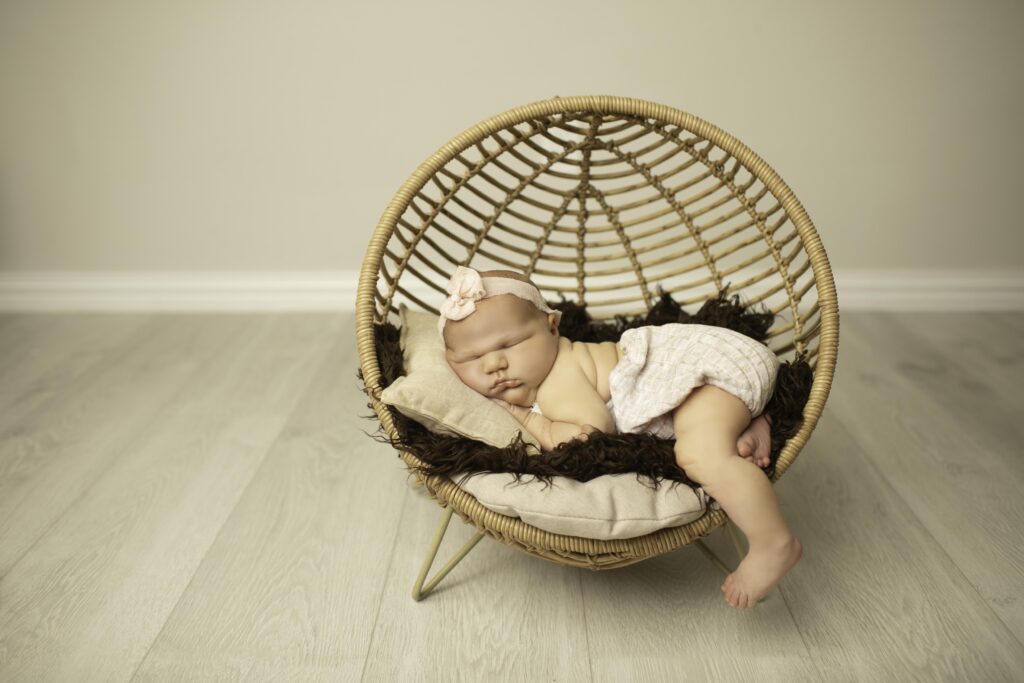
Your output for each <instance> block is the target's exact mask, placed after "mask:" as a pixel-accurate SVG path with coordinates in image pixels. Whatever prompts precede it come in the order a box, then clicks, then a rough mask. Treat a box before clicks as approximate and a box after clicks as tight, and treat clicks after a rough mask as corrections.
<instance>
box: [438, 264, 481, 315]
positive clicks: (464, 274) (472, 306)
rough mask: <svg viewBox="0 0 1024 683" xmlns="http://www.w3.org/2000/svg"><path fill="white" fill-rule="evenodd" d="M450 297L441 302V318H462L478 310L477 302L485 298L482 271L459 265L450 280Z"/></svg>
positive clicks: (448, 288)
mask: <svg viewBox="0 0 1024 683" xmlns="http://www.w3.org/2000/svg"><path fill="white" fill-rule="evenodd" d="M447 290H448V294H449V296H448V298H447V299H445V300H444V302H443V303H442V304H441V319H442V321H443V320H444V319H445V318H447V319H449V320H462V319H463V318H465V317H466V316H467V315H469V314H470V313H472V312H473V311H475V310H476V302H477V301H479V300H480V299H483V298H484V294H486V292H485V291H484V283H483V280H482V279H481V278H480V273H478V272H476V271H475V270H473V269H472V268H467V267H465V266H459V267H458V268H456V269H455V274H454V275H452V279H451V280H449V281H448V287H447Z"/></svg>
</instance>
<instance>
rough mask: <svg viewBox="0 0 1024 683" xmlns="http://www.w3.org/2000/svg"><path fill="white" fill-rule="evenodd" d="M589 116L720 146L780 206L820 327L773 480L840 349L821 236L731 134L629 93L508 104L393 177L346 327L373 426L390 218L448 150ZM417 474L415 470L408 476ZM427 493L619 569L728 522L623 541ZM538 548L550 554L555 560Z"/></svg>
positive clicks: (442, 490) (806, 434) (527, 543)
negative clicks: (803, 264) (805, 387)
mask: <svg viewBox="0 0 1024 683" xmlns="http://www.w3.org/2000/svg"><path fill="white" fill-rule="evenodd" d="M580 111H585V112H593V113H602V114H616V115H629V116H642V117H645V118H653V119H656V120H658V121H659V122H663V123H670V124H674V125H677V126H679V127H681V128H683V129H685V130H687V131H689V132H691V133H695V134H697V135H699V136H701V137H703V138H705V139H707V140H709V141H711V142H713V143H714V144H715V145H717V146H718V147H720V148H721V149H723V150H724V151H725V152H727V153H728V154H730V155H732V156H733V157H735V158H736V159H737V160H739V161H740V162H741V163H742V164H743V165H744V166H745V167H746V168H747V169H748V170H749V171H750V172H751V173H752V174H753V175H755V176H756V177H757V178H758V179H759V180H760V181H761V182H762V183H764V184H765V185H766V186H767V188H768V190H769V191H770V192H771V193H772V194H773V195H774V196H775V197H776V198H777V199H778V200H779V202H780V203H781V204H782V207H783V210H784V211H785V212H786V214H787V215H788V216H789V218H790V220H791V221H792V223H793V225H794V227H795V229H796V230H797V232H798V234H799V236H800V239H801V242H802V245H803V248H804V250H805V252H806V253H807V256H808V258H809V260H810V263H811V268H812V271H813V274H814V283H815V290H816V294H817V300H818V306H819V313H820V327H819V329H818V360H817V365H816V368H815V372H814V380H813V383H812V386H811V393H810V397H809V398H808V401H807V405H806V406H805V407H804V421H803V425H802V426H801V428H800V430H799V431H798V432H797V434H795V435H794V436H792V437H791V438H790V439H789V440H788V441H787V442H786V445H785V446H784V447H783V450H782V452H781V453H780V455H779V458H778V461H777V463H776V469H775V475H774V477H773V478H772V482H773V483H774V482H775V481H777V480H778V479H779V477H781V476H782V474H783V473H784V472H785V471H786V470H787V469H788V468H789V466H790V465H791V464H792V463H793V461H794V460H795V459H796V457H797V455H798V454H799V452H800V450H801V449H802V447H803V445H804V444H805V443H806V442H807V440H808V439H809V438H810V435H811V432H813V430H814V427H815V425H816V424H817V421H818V418H819V417H820V416H821V413H822V410H823V409H824V405H825V402H826V400H827V399H828V394H829V391H830V388H831V384H832V379H833V376H834V373H835V365H836V360H837V356H838V347H839V307H838V299H837V294H836V287H835V281H834V278H833V275H832V270H831V267H830V265H829V261H828V256H827V254H826V252H825V249H824V246H823V245H822V243H821V239H820V237H819V236H818V233H817V230H816V229H815V227H814V224H813V222H812V221H811V219H810V216H808V214H807V212H806V210H805V209H804V207H803V205H802V204H801V203H800V201H799V200H798V199H797V198H796V195H795V194H794V193H793V191H792V190H791V189H790V188H789V186H788V185H787V184H786V183H785V181H783V179H782V178H781V176H779V174H778V173H777V172H776V171H775V170H774V169H773V168H772V167H771V166H770V165H769V164H768V163H767V162H766V161H764V160H763V159H762V158H761V157H760V156H758V155H757V154H756V153H755V152H754V151H753V150H751V149H750V148H749V147H747V146H746V145H745V144H744V143H743V142H741V141H740V140H739V139H738V138H736V137H735V136H733V135H731V134H730V133H728V132H726V131H725V130H723V129H721V128H719V127H718V126H716V125H714V124H712V123H710V122H709V121H706V120H704V119H702V118H700V117H698V116H695V115H693V114H690V113H688V112H685V111H682V110H680V109H677V108H674V107H670V106H667V105H664V104H659V103H656V102H651V101H648V100H643V99H637V98H632V97H623V96H611V95H584V96H569V97H560V96H555V97H552V98H549V99H545V100H538V101H534V102H530V103H528V104H524V105H521V106H518V107H514V108H512V109H509V110H507V111H504V112H502V113H500V114H496V115H494V116H491V117H489V118H487V119H485V120H483V121H481V122H480V123H477V124H475V125H473V126H470V127H469V128H466V129H465V130H463V131H462V132H461V133H459V134H458V135H456V136H454V137H453V138H451V139H450V140H449V141H448V142H446V143H445V144H444V145H442V146H441V147H440V148H438V149H437V151H435V152H434V153H433V154H431V155H430V156H429V157H427V158H426V159H425V160H424V161H423V162H422V163H420V165H419V166H418V167H417V168H416V169H415V170H414V171H413V173H412V174H411V175H410V176H409V177H408V178H407V179H406V180H405V182H403V183H402V185H401V187H400V188H399V189H398V191H397V192H396V193H395V194H394V196H393V197H392V198H391V200H390V201H389V203H388V206H387V208H386V209H385V210H384V212H383V213H382V214H381V216H380V219H379V220H378V222H377V225H376V227H375V228H374V231H373V233H372V234H371V237H370V241H369V244H368V246H367V250H366V254H365V256H364V258H363V263H362V267H361V269H360V274H359V284H358V289H357V292H356V310H355V327H356V340H357V348H358V353H359V364H360V367H361V371H362V374H363V381H364V384H365V385H366V388H367V390H368V395H369V397H370V399H371V403H372V405H373V408H374V410H375V411H376V413H377V415H378V417H379V418H380V421H381V424H382V425H383V426H384V428H385V429H387V431H388V432H389V434H391V435H392V436H393V437H395V436H397V431H396V430H395V427H394V424H393V422H392V420H391V416H390V414H389V413H388V408H387V407H386V406H385V405H384V404H383V403H382V402H381V401H380V392H381V391H382V388H381V386H380V377H381V373H380V367H379V364H378V362H377V358H376V348H375V345H374V331H373V328H374V324H375V323H376V322H378V321H379V318H378V316H377V310H376V307H375V300H374V294H375V292H376V288H377V282H378V277H379V274H380V265H381V261H382V259H383V256H384V250H385V247H386V245H387V243H388V242H389V241H390V239H391V236H392V234H393V233H394V229H395V225H396V224H397V222H398V219H399V218H400V217H401V216H402V214H403V213H404V212H405V210H406V208H407V207H408V204H409V202H410V201H411V199H412V197H413V196H415V194H416V193H417V192H419V191H420V190H421V189H422V188H423V186H424V185H425V184H426V183H427V182H428V181H429V180H430V178H431V177H432V176H433V175H434V174H435V173H436V172H437V171H438V169H440V168H441V167H442V166H444V165H445V164H447V163H448V162H449V161H451V160H452V159H453V158H454V157H455V155H457V154H458V153H460V152H462V151H463V150H465V149H466V148H467V147H469V146H472V145H474V144H476V143H478V142H480V141H482V140H483V139H484V138H486V137H488V136H489V135H491V134H493V133H494V132H496V131H498V130H502V129H505V128H508V127H511V126H514V125H517V124H520V123H523V122H525V121H528V120H530V119H533V118H538V117H547V116H551V115H555V114H560V113H570V112H580ZM400 455H401V457H402V458H403V459H404V460H405V462H406V463H407V464H417V463H418V464H423V463H421V462H420V461H419V459H417V458H416V457H415V456H413V455H412V454H410V453H406V452H404V451H400ZM417 476H419V475H417ZM420 480H421V481H422V482H423V483H424V485H425V487H426V488H427V490H428V491H429V492H430V494H431V495H432V496H433V497H435V498H437V499H438V500H439V504H440V505H441V506H442V507H444V506H446V505H449V504H450V505H452V506H453V508H454V509H455V510H456V511H457V512H458V513H459V515H460V517H462V518H463V519H464V520H466V521H471V522H472V523H473V524H474V525H475V526H477V528H479V529H481V530H484V531H487V532H488V533H489V534H490V535H492V536H493V537H495V538H498V539H499V540H502V541H503V542H505V543H506V544H509V545H515V546H516V547H518V548H519V549H521V550H524V551H525V552H528V553H531V554H534V555H537V556H540V557H544V558H545V559H552V560H555V561H557V562H560V563H563V564H572V565H575V566H588V567H590V568H593V569H596V568H608V567H611V566H622V565H624V564H630V563H632V562H636V561H639V559H645V558H646V557H650V556H653V555H655V554H660V553H662V552H667V551H668V550H672V549H674V548H677V547H680V546H682V545H687V544H689V543H691V542H692V541H694V540H696V539H697V538H700V537H702V536H705V535H707V534H708V533H710V532H711V531H713V530H714V529H715V528H717V527H718V526H721V525H722V524H724V523H725V521H727V516H726V515H725V513H724V511H722V510H717V511H715V510H710V509H709V510H708V511H707V513H706V514H705V515H704V516H702V517H701V518H699V519H697V520H695V521H693V522H690V523H688V524H685V525H681V526H678V527H669V528H665V529H659V530H657V531H654V532H651V533H650V534H647V535H645V536H639V537H635V538H630V539H617V540H600V539H591V538H582V537H575V536H564V535H561V534H556V533H552V532H548V531H545V530H543V529H539V528H538V527H535V526H532V525H530V524H527V523H526V522H524V521H523V520H521V519H520V518H518V517H508V516H506V515H501V514H499V513H497V512H494V511H493V510H490V509H489V508H486V507H484V506H483V505H482V504H481V503H480V502H479V501H478V500H477V499H476V498H475V497H473V496H472V495H470V494H469V493H468V492H466V491H465V490H463V489H461V488H459V487H458V486H456V484H455V483H454V481H452V480H451V479H449V478H446V477H426V478H422V477H421V478H420ZM544 549H550V550H552V551H554V553H555V554H554V556H552V555H551V554H550V553H545V552H544ZM595 557H605V558H607V557H612V558H613V559H612V560H611V561H610V562H607V561H602V562H600V563H597V564H595Z"/></svg>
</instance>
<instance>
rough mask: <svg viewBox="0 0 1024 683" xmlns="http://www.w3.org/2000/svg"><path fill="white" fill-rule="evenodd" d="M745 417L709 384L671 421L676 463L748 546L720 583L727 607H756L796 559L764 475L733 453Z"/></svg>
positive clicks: (796, 548)
mask: <svg viewBox="0 0 1024 683" xmlns="http://www.w3.org/2000/svg"><path fill="white" fill-rule="evenodd" d="M750 418H751V415H750V410H748V409H747V406H746V405H745V404H744V403H743V401H741V400H740V399H738V398H737V397H735V396H733V395H732V394H730V393H729V392H727V391H725V390H723V389H719V388H718V387H716V386H713V385H710V384H705V385H702V386H700V387H698V388H696V389H694V390H693V391H692V392H691V393H690V395H689V396H687V397H686V400H685V401H683V403H682V404H680V405H679V407H677V408H676V409H675V411H674V413H673V418H672V419H673V425H674V428H675V434H676V445H675V452H676V463H677V464H678V465H679V467H680V468H682V469H683V471H685V472H686V475H687V476H688V477H689V478H690V479H692V480H693V481H696V482H697V483H699V484H700V485H701V486H702V487H703V488H704V490H705V491H707V493H708V494H709V495H711V496H712V497H713V498H714V499H715V500H717V501H718V503H719V504H720V505H721V506H722V509H723V510H725V512H726V514H728V515H729V517H730V519H732V520H733V521H734V522H735V523H736V526H738V527H739V528H740V530H741V531H742V532H743V534H744V535H745V536H746V537H747V542H748V543H749V546H750V548H749V550H748V552H747V555H746V557H744V558H743V561H742V562H740V565H739V566H738V567H737V568H736V571H734V572H733V573H732V574H730V575H729V576H728V577H727V578H726V580H725V583H724V584H722V590H723V591H724V592H725V594H726V600H728V601H729V604H730V605H732V606H733V607H753V606H754V605H755V604H757V601H758V600H760V599H761V598H762V597H764V596H765V595H766V594H767V593H768V592H769V591H770V590H771V589H772V588H774V587H775V586H776V584H778V582H779V581H780V580H781V579H782V577H783V575H785V573H786V572H788V571H789V570H790V568H791V567H792V566H793V565H794V564H796V562H797V560H799V559H800V555H801V547H800V542H799V541H798V540H797V539H796V538H795V537H794V536H793V534H792V533H791V532H790V530H789V528H788V527H787V526H786V522H785V521H784V520H783V519H782V511H781V510H780V509H779V502H778V500H777V499H776V497H775V491H774V490H773V489H772V485H771V482H770V481H769V480H768V477H766V476H765V474H764V472H762V471H761V469H760V468H759V467H758V466H757V465H755V464H754V463H752V462H750V461H749V460H746V459H744V458H742V457H740V455H739V453H738V451H737V449H736V438H737V437H738V436H739V435H740V433H742V432H743V430H744V429H745V428H746V427H747V425H749V424H750Z"/></svg>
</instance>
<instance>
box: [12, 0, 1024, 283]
mask: <svg viewBox="0 0 1024 683" xmlns="http://www.w3.org/2000/svg"><path fill="white" fill-rule="evenodd" d="M486 4H489V3H483V2H421V3H412V2H409V3H402V4H401V5H399V4H396V3H384V2H381V3H373V4H371V3H368V2H367V3H355V2H312V1H311V0H290V1H287V2H285V1H283V0H281V1H278V2H255V1H250V2H232V3H229V2H217V1H214V0H209V1H204V0H191V1H186V2H140V1H139V0H115V1H111V2H76V1H72V0H68V1H65V2H54V1H42V0H0V271H21V270H47V269H52V270H63V269H78V270H98V271H111V270H138V269H144V270H145V269H159V270H164V269H173V270H208V269H212V270H220V271H225V270H262V269H271V270H304V269H316V270H325V269H327V270H332V269H343V270H356V269H358V267H359V263H360V261H361V259H362V255H363V251H364V249H365V245H366V243H367V240H368V237H369V234H370V232H371V231H372V229H373V227H374V225H375V224H376V222H377V219H378V217H379V216H380V213H381V211H382V210H383V209H384V207H385V206H386V204H387V202H388V200H389V199H390V198H391V196H392V194H393V193H394V192H395V190H397V188H398V187H399V186H400V184H401V183H402V182H403V181H404V180H405V178H406V177H407V176H408V174H409V173H410V172H411V171H412V170H413V169H414V168H415V167H416V166H417V165H418V164H419V163H420V162H421V161H422V160H423V159H425V158H426V157H427V156H428V155H430V154H431V153H432V152H433V151H435V150H436V149H437V148H438V147H440V146H441V145H442V144H444V143H445V142H446V141H447V140H448V139H449V138H451V137H452V136H454V135H455V134H457V133H459V132H461V131H462V130H464V129H465V128H467V127H469V126H471V125H473V124H474V123H477V122H478V121H480V120H482V119H484V118H486V117H488V116H491V115H493V114H496V113H499V112H501V111H504V110H506V109H509V108H512V107H514V106H517V105H520V104H524V103H526V102H530V101H534V100H539V99H545V98H548V97H551V96H553V95H556V94H557V95H562V96H567V95H586V94H614V95H625V96H629V97H638V98H643V99H649V100H654V101H657V102H661V103H664V104H668V105H671V106H674V107H677V108H679V109H683V110H686V111H689V112H692V113H694V114H696V115H698V116H700V117H702V118H705V119H707V120H709V121H711V122H713V123H715V124H717V125H718V126H720V127H722V128H724V129H725V130H726V131H728V132H730V133H732V134H733V135H735V136H737V137H738V138H740V139H741V140H743V141H744V142H745V143H746V144H747V145H749V146H750V147H751V148H752V149H754V150H755V151H756V152H757V153H758V154H760V155H761V156H762V157H763V158H764V159H765V160H767V161H768V162H769V163H770V164H771V165H772V166H773V167H774V168H775V169H776V170H777V171H778V172H779V173H780V174H781V175H782V177H783V178H784V179H785V180H786V182H787V183H789V185H790V186H791V187H792V188H793V189H794V191H795V192H796V194H797V196H798V197H799V198H800V199H801V201H802V202H803V204H804V206H805V207H806V208H807V210H808V211H809V213H810V215H811V217H812V219H813V220H814V221H815V223H816V224H817V226H818V230H819V232H820V233H821V235H822V239H823V241H824V243H825V246H826V248H827V249H828V252H829V256H830V259H831V261H832V264H833V266H834V267H836V268H849V269H855V268H890V267H901V268H919V267H933V268H961V267H963V268H989V267H1001V268H1020V267H1022V266H1024V237H1022V232H1024V231H1022V229H1021V228H1022V226H1021V221H1022V214H1021V211H1020V208H1019V207H1020V199H1021V196H1022V193H1024V182H1022V181H1024V170H1022V169H1024V142H1022V141H1024V135H1022V133H1021V129H1020V121H1022V120H1024V69H1021V68H1020V65H1021V64H1024V3H1021V2H1019V1H1007V2H995V1H989V2H975V3H967V2H954V1H948V0H947V1H943V2H902V1H901V2H877V1H872V2H856V3H852V2H851V3H823V2H811V1H808V2H785V3H779V2H772V3H764V2H746V3H725V2H722V3H711V2H702V3H684V2H667V1H666V2H639V3H628V2H623V1H622V0H616V2H597V1H594V0H588V1H587V2H550V1H548V0H545V1H542V2H539V1H535V0H523V1H519V0H517V2H514V3H495V4H494V6H495V7H496V8H498V9H494V10H490V11H487V10H485V9H484V7H485V6H486ZM402 5H404V6H402Z"/></svg>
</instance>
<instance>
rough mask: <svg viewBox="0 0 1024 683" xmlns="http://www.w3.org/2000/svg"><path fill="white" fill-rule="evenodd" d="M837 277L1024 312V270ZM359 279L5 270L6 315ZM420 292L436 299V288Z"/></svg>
mask: <svg viewBox="0 0 1024 683" xmlns="http://www.w3.org/2000/svg"><path fill="white" fill-rule="evenodd" d="M834 276H835V280H836V289H837V292H838V296H839V310H840V312H842V311H854V310H878V311H1024V268H1022V269H971V270H966V269H965V270H932V269H929V270H923V269H922V270H916V269H870V270H868V269H851V270H836V271H834ZM358 279H359V273H358V272H357V271H349V270H332V271H280V272H279V271H181V272H177V271H161V272H153V271H137V272H133V271H121V272H117V271H110V272H99V271H0V312H5V313H11V312H33V313H35V312H118V313H126V312H172V311H173V312H196V311H219V312H252V311H268V312H269V311H333V312H352V311H354V310H355V299H356V288H357V284H358ZM413 293H414V294H420V292H417V291H415V290H414V292H413ZM422 294H423V295H424V296H426V297H427V299H426V300H428V301H429V300H433V299H435V298H437V293H436V292H433V291H432V290H427V291H426V292H423V293H422Z"/></svg>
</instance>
